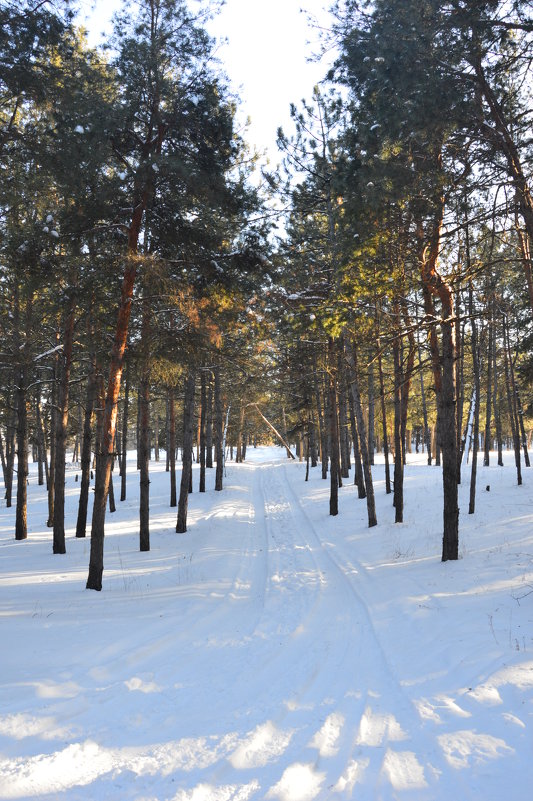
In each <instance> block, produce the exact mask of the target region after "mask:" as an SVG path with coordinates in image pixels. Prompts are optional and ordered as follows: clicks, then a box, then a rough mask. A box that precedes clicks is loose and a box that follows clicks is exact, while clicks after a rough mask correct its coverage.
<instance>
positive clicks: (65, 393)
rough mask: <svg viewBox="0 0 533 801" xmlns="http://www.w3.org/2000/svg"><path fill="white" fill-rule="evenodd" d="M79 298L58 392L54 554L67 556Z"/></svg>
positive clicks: (68, 326) (68, 327)
mask: <svg viewBox="0 0 533 801" xmlns="http://www.w3.org/2000/svg"><path fill="white" fill-rule="evenodd" d="M75 308H76V300H75V297H72V299H71V302H70V307H69V310H68V312H67V317H66V320H65V327H64V334H63V351H62V353H61V355H60V359H59V382H58V391H57V418H56V451H55V460H54V461H55V469H54V476H55V479H54V481H55V486H54V537H53V552H54V553H59V554H63V553H66V546H65V461H66V450H67V425H68V402H69V385H70V371H71V366H72V347H73V343H74V310H75Z"/></svg>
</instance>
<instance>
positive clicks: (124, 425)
mask: <svg viewBox="0 0 533 801" xmlns="http://www.w3.org/2000/svg"><path fill="white" fill-rule="evenodd" d="M124 379H125V380H124V407H123V411H122V463H121V465H120V500H121V501H125V500H126V479H127V470H128V468H127V462H128V423H129V409H130V364H129V360H127V361H126V374H125V377H124Z"/></svg>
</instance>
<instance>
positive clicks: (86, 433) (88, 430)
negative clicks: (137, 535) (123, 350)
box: [76, 354, 98, 537]
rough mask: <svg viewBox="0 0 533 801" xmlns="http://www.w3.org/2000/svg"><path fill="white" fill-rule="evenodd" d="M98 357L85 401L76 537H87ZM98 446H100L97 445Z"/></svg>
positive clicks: (92, 360)
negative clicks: (92, 423)
mask: <svg viewBox="0 0 533 801" xmlns="http://www.w3.org/2000/svg"><path fill="white" fill-rule="evenodd" d="M96 386H97V377H96V357H95V356H94V354H92V355H91V369H90V371H89V376H88V378H87V399H86V401H85V415H84V419H83V437H82V443H81V459H80V461H81V484H80V498H79V502H78V519H77V522H76V537H85V530H86V528H87V509H88V504H89V488H90V483H91V481H90V474H91V437H92V426H91V420H92V415H93V409H94V402H95V399H96ZM97 447H98V446H97Z"/></svg>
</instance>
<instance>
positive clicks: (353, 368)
mask: <svg viewBox="0 0 533 801" xmlns="http://www.w3.org/2000/svg"><path fill="white" fill-rule="evenodd" d="M345 346H346V358H347V362H348V367H349V370H350V389H351V393H352V398H353V404H354V412H355V419H356V421H357V433H358V434H359V447H360V450H361V457H362V461H363V475H364V478H365V489H366V505H367V512H368V527H369V528H372V526H377V522H378V521H377V517H376V502H375V498H374V485H373V483H372V470H371V467H370V460H369V458H368V448H367V438H366V432H365V420H364V416H363V407H362V405H361V396H360V394H359V385H358V377H357V357H356V351H355V347H354V345H353V343H352V341H351V340H350V338H349V337H346V338H345Z"/></svg>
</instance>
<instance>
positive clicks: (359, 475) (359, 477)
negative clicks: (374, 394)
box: [348, 391, 366, 499]
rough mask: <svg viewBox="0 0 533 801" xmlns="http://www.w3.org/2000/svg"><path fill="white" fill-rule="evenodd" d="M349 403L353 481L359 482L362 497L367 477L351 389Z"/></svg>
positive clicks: (358, 490) (364, 495)
mask: <svg viewBox="0 0 533 801" xmlns="http://www.w3.org/2000/svg"><path fill="white" fill-rule="evenodd" d="M348 405H349V408H350V427H351V431H352V442H353V455H354V471H355V475H354V477H353V483H354V484H357V496H358V498H360V499H363V498H366V490H365V479H364V476H363V464H362V461H361V451H360V449H359V434H358V433H357V423H356V420H355V406H354V402H353V397H352V393H351V391H350V392H349V394H348Z"/></svg>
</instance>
